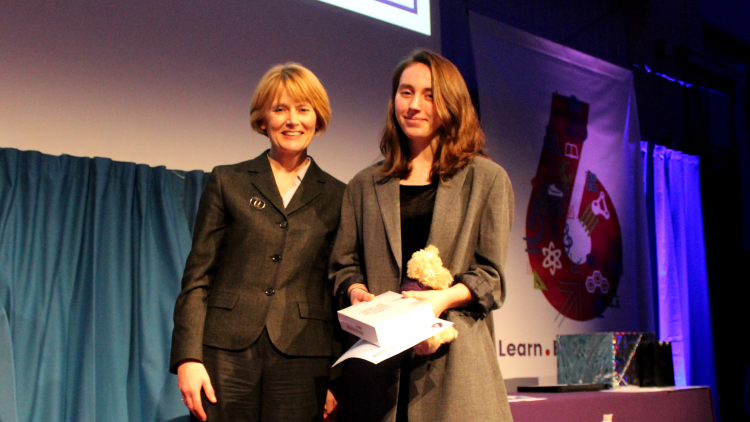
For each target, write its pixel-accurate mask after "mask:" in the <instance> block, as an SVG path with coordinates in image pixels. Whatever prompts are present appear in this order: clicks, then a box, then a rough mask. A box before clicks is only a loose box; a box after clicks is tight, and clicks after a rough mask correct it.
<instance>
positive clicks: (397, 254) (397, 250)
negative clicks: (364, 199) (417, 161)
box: [372, 174, 402, 274]
mask: <svg viewBox="0 0 750 422" xmlns="http://www.w3.org/2000/svg"><path fill="white" fill-rule="evenodd" d="M372 179H373V183H374V185H375V196H377V198H378V207H380V214H381V215H382V216H383V224H384V225H385V232H386V235H387V236H388V244H389V245H390V247H391V253H393V257H394V258H395V259H396V263H397V264H398V271H399V274H400V273H401V266H402V262H401V207H400V206H399V201H400V199H399V195H400V190H399V180H398V178H396V177H386V176H382V175H380V174H376V175H374V176H373V178H372Z"/></svg>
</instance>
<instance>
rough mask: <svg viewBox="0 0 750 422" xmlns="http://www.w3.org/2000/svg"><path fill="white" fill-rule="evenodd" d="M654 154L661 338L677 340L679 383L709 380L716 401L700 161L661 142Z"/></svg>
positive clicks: (675, 359) (644, 151)
mask: <svg viewBox="0 0 750 422" xmlns="http://www.w3.org/2000/svg"><path fill="white" fill-rule="evenodd" d="M641 152H642V158H643V160H644V162H645V160H647V159H648V158H649V157H648V144H647V143H646V142H641ZM651 159H652V160H653V179H654V182H653V187H652V188H653V193H654V195H653V196H654V204H653V205H654V223H655V224H654V226H655V230H656V236H655V239H656V245H655V246H656V258H657V274H658V276H657V281H656V282H657V287H658V296H659V298H658V309H659V321H658V322H659V338H660V340H663V341H670V342H671V343H672V355H673V363H674V370H675V384H676V385H678V386H681V385H708V386H710V387H711V389H712V392H713V394H714V402H716V370H715V361H714V353H713V334H712V328H711V312H710V306H709V298H708V274H707V271H706V254H705V242H704V238H703V214H702V210H701V186H700V161H699V158H698V157H696V156H691V155H687V154H683V153H681V152H679V151H672V150H669V149H667V148H666V147H664V146H660V145H656V146H655V147H654V150H653V155H652V157H651ZM644 168H645V166H644ZM644 189H649V186H644Z"/></svg>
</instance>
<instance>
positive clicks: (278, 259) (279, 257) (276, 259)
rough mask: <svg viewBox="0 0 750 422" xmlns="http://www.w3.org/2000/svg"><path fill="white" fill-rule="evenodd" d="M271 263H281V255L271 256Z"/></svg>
mask: <svg viewBox="0 0 750 422" xmlns="http://www.w3.org/2000/svg"><path fill="white" fill-rule="evenodd" d="M271 261H273V262H279V261H281V255H272V256H271Z"/></svg>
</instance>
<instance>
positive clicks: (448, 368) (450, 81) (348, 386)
mask: <svg viewBox="0 0 750 422" xmlns="http://www.w3.org/2000/svg"><path fill="white" fill-rule="evenodd" d="M380 149H381V151H382V153H383V155H384V157H385V160H384V161H383V162H381V163H378V164H376V165H374V166H372V167H369V168H366V169H365V170H363V171H362V172H360V173H359V174H358V175H357V176H355V177H354V179H353V180H352V181H351V182H350V183H349V186H348V187H347V190H346V193H345V195H344V202H343V206H342V211H341V226H340V228H339V233H338V237H337V239H336V243H335V246H334V249H333V252H332V255H331V277H332V278H333V279H334V281H335V287H334V290H335V291H336V292H337V295H338V298H339V303H340V306H347V305H348V304H349V303H351V304H356V303H359V302H361V301H368V300H372V298H373V297H374V295H378V294H381V293H384V292H386V291H400V290H401V288H402V286H403V284H402V283H404V281H405V279H406V274H405V273H406V271H405V267H406V262H407V261H408V260H409V258H410V257H411V254H412V253H413V252H415V251H416V250H419V249H421V248H424V247H425V246H427V245H430V244H431V245H435V246H437V248H438V249H439V251H440V257H441V258H442V260H443V264H444V265H445V266H446V267H447V268H448V269H449V270H450V271H451V273H452V274H453V275H454V278H455V284H454V285H453V286H452V287H451V288H449V289H447V290H432V291H404V292H403V294H404V296H408V297H414V298H417V299H420V300H423V301H426V302H429V303H430V304H431V305H432V308H433V311H434V313H435V316H442V318H447V319H448V320H450V321H452V322H453V323H454V327H455V328H456V329H457V330H458V338H457V339H456V340H455V341H454V342H452V343H450V344H444V345H442V346H440V347H439V348H438V349H437V350H430V349H429V348H428V346H426V343H421V344H419V345H417V346H415V347H414V348H413V349H411V350H407V351H406V352H403V353H402V354H401V355H399V356H395V357H393V358H391V359H388V360H386V361H384V362H381V363H380V364H378V365H373V364H371V363H369V362H365V361H362V360H359V359H349V360H346V361H344V362H343V363H342V364H343V365H344V367H343V375H342V378H341V383H342V386H341V389H340V392H339V393H338V394H337V398H338V402H339V406H338V420H339V421H340V422H348V421H363V422H366V421H377V422H380V421H389V422H390V421H398V422H401V421H407V420H408V421H410V422H418V421H430V422H434V421H467V420H477V421H510V420H512V418H511V415H510V408H509V406H508V401H507V397H506V392H505V386H504V383H503V379H502V375H501V374H500V368H499V366H498V363H497V357H496V355H495V347H494V344H493V337H494V336H493V332H492V330H493V327H492V323H491V321H492V315H491V314H490V312H491V311H492V310H494V309H497V308H499V307H500V306H501V305H502V303H503V300H504V298H505V276H504V273H503V267H504V263H505V257H506V253H507V247H508V234H509V232H510V228H511V222H512V219H513V190H512V187H511V184H510V180H509V179H508V175H507V174H506V172H505V170H503V169H502V167H500V166H498V165H497V164H494V163H493V162H491V161H490V160H488V159H487V158H485V157H484V134H483V133H482V130H481V128H480V127H479V122H478V119H477V116H476V113H475V111H474V107H473V106H472V103H471V99H470V97H469V93H468V90H467V88H466V84H465V82H464V80H463V78H462V77H461V75H460V73H459V72H458V70H457V69H456V67H455V66H454V65H453V64H452V63H450V62H449V61H448V60H446V59H445V58H443V57H441V56H439V55H437V54H435V53H432V52H429V51H417V52H415V53H414V54H413V55H412V56H411V57H409V58H408V59H407V60H405V61H404V62H402V63H401V64H399V65H398V67H397V68H396V70H395V72H394V75H393V79H392V92H391V100H390V103H389V107H388V117H387V122H386V127H385V130H384V134H383V138H382V141H381V144H380ZM407 284H411V283H408V280H407ZM353 340H355V339H352V342H353Z"/></svg>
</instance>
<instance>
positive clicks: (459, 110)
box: [380, 50, 486, 181]
mask: <svg viewBox="0 0 750 422" xmlns="http://www.w3.org/2000/svg"><path fill="white" fill-rule="evenodd" d="M417 63H422V64H424V65H427V67H429V68H430V72H431V73H432V96H433V104H434V105H435V110H436V112H437V116H438V118H439V119H440V122H441V128H440V133H439V136H440V139H439V142H438V146H437V150H436V151H435V154H434V158H433V162H432V171H431V173H430V178H431V179H432V180H433V181H437V180H440V181H446V180H448V179H450V178H451V177H453V176H454V175H455V174H456V173H457V172H458V171H459V170H461V169H462V168H464V167H466V165H467V164H469V162H471V160H472V159H473V158H474V157H476V156H482V157H484V156H486V152H485V145H484V132H482V128H481V127H480V125H479V118H478V117H477V113H476V111H475V110H474V105H473V104H472V102H471V96H470V95H469V90H468V88H466V82H465V81H464V78H463V76H461V73H460V72H459V71H458V69H457V68H456V66H455V65H454V64H453V63H451V62H450V61H449V60H448V59H446V58H444V57H442V56H441V55H439V54H437V53H434V52H432V51H429V50H416V51H415V52H413V53H412V54H411V56H409V57H408V58H406V59H405V60H404V61H402V62H401V63H399V64H398V66H396V69H395V70H394V71H393V78H392V79H391V99H390V101H389V102H388V117H387V118H386V122H385V128H384V129H383V137H382V138H381V141H380V152H381V153H382V154H383V156H384V157H385V160H384V161H383V164H382V167H381V171H382V172H383V173H385V174H386V175H388V176H394V177H399V178H401V179H403V178H406V177H408V176H409V173H411V168H410V167H409V160H410V157H409V141H408V139H407V137H406V135H405V134H404V132H403V131H402V130H401V126H399V124H398V121H397V120H396V114H395V113H396V109H395V104H394V99H395V97H396V92H397V91H398V86H399V82H400V80H401V74H402V73H403V72H404V70H405V69H406V68H407V67H409V66H411V65H414V64H417Z"/></svg>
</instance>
